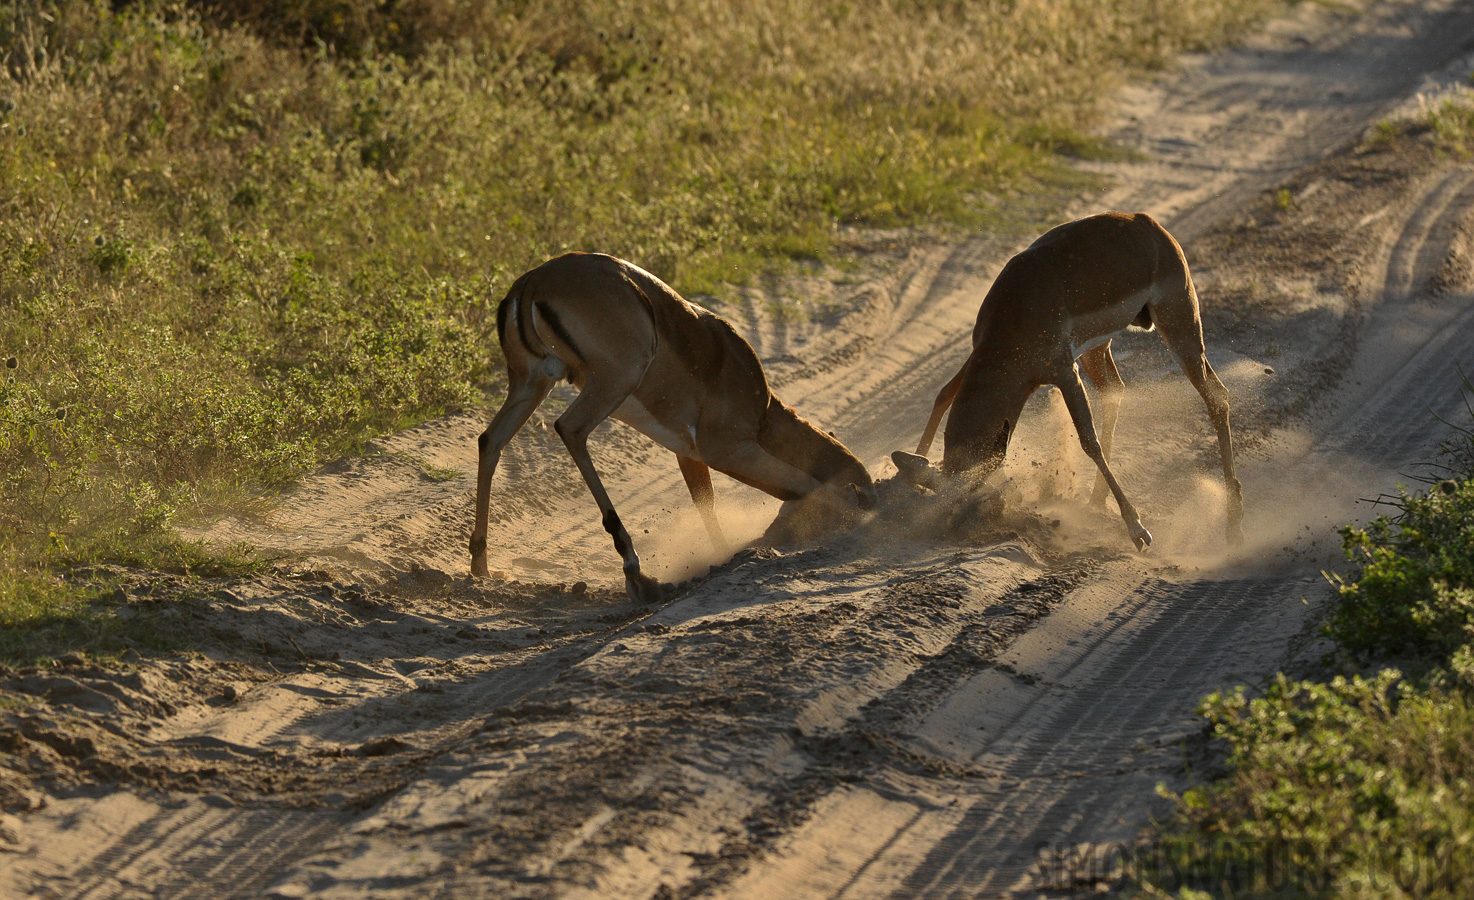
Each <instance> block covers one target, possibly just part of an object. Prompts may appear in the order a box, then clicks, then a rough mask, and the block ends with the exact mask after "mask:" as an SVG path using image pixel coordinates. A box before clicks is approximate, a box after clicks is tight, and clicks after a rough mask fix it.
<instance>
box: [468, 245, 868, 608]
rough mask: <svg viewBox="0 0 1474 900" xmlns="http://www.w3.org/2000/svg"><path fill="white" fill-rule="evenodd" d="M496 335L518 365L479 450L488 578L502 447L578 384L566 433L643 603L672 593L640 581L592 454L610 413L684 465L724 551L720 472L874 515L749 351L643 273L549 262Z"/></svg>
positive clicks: (523, 287)
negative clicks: (717, 502) (591, 441)
mask: <svg viewBox="0 0 1474 900" xmlns="http://www.w3.org/2000/svg"><path fill="white" fill-rule="evenodd" d="M497 338H498V339H499V340H500V342H501V346H502V353H503V355H504V356H505V357H506V361H507V399H506V402H505V403H503V404H502V408H501V409H500V410H499V411H498V412H497V414H496V417H495V418H493V419H492V421H491V426H490V427H489V428H487V429H486V431H485V433H483V434H482V435H481V438H480V440H479V442H478V444H479V446H480V463H479V466H478V468H477V478H476V522H475V526H474V527H473V529H472V531H471V571H472V573H473V574H475V575H481V576H484V575H486V574H487V566H486V528H487V519H488V517H489V508H490V502H491V480H492V476H493V475H494V474H495V473H496V466H497V462H498V461H499V460H500V459H501V453H502V450H503V449H504V448H505V447H506V445H507V442H508V441H510V440H511V439H512V437H513V436H514V435H515V434H516V433H517V431H518V430H519V429H521V427H522V426H523V424H525V423H526V422H527V420H528V418H529V417H530V416H531V415H532V413H533V411H534V410H535V409H537V407H538V406H539V404H541V403H542V402H543V400H544V399H546V398H547V396H548V392H549V391H551V390H552V388H553V386H554V385H555V384H557V383H558V382H559V381H561V380H563V379H565V378H566V379H567V380H568V381H569V382H570V383H572V384H573V385H574V386H576V387H577V388H578V389H579V393H578V396H577V397H576V398H574V400H573V402H572V403H570V404H569V405H568V408H567V409H566V410H565V411H564V412H563V414H562V415H561V416H559V417H558V421H557V423H556V424H555V426H554V427H555V428H556V429H557V432H558V436H559V437H561V438H562V439H563V443H564V445H565V446H566V447H567V448H568V453H569V455H570V456H572V457H573V461H574V463H575V464H576V465H577V466H578V470H579V472H580V473H581V474H582V475H583V479H584V481H585V482H586V483H587V484H588V486H589V491H590V492H592V493H593V495H594V501H595V502H596V503H597V504H598V505H599V511H600V512H601V513H602V514H603V522H604V530H605V531H607V532H609V534H610V536H611V537H612V538H613V539H614V548H615V550H617V551H618V552H619V555H620V557H621V558H622V559H623V560H624V576H625V588H626V589H627V590H628V592H629V595H630V597H631V598H632V599H634V600H636V601H639V602H655V601H658V600H659V599H660V596H661V592H660V586H659V584H658V583H657V582H656V581H655V580H654V579H652V578H650V577H648V576H646V575H644V574H643V573H641V571H640V558H639V556H638V555H637V554H636V553H635V548H634V545H633V544H632V543H631V542H630V537H629V533H628V532H627V531H625V528H624V525H623V524H622V523H621V522H620V520H619V514H618V513H617V512H615V510H614V504H613V503H611V502H610V500H609V494H608V493H607V492H606V491H605V490H604V485H603V483H602V482H601V481H600V480H599V473H598V472H596V471H595V470H594V464H593V461H592V460H591V459H590V458H589V451H588V438H589V434H590V433H591V432H592V431H593V430H594V428H595V427H596V426H597V425H598V424H599V423H600V422H603V421H604V420H605V419H607V418H610V417H611V416H612V417H613V418H615V419H618V420H619V421H621V422H624V423H625V424H627V425H630V426H631V427H633V428H635V429H636V430H638V431H640V432H642V433H643V434H645V435H646V436H648V437H649V438H651V439H652V440H654V441H655V442H656V443H658V444H660V445H661V446H663V447H665V448H667V449H669V450H671V451H672V452H674V453H675V454H676V461H677V463H678V464H679V465H680V469H681V474H682V475H683V476H684V477H685V480H686V487H687V488H688V489H689V490H690V492H691V499H692V501H693V502H694V503H695V504H696V508H697V510H698V511H700V513H701V518H702V521H703V522H704V523H705V525H706V529H707V531H708V533H709V534H710V536H711V539H712V543H713V544H715V545H716V547H717V549H718V551H719V552H720V551H724V550H725V548H726V546H727V540H726V537H725V536H724V535H723V533H722V529H721V526H720V524H719V523H718V522H717V518H716V512H715V509H714V506H713V494H712V487H711V471H710V470H711V469H716V470H717V471H718V472H724V473H726V474H727V475H730V476H732V477H733V478H735V479H737V480H738V481H740V482H742V483H744V484H747V485H751V486H752V487H755V488H757V489H759V490H762V491H766V492H767V493H769V494H772V495H773V496H775V497H778V498H780V499H783V500H797V499H799V498H802V497H804V496H807V495H808V494H811V493H813V492H814V491H817V490H820V489H833V490H835V491H837V492H840V493H841V496H842V497H843V499H845V501H846V502H854V503H857V504H858V505H859V506H861V507H864V508H869V507H871V506H873V505H874V502H875V487H874V485H873V484H872V483H871V480H870V475H869V473H868V472H866V471H865V467H864V466H863V465H862V464H861V463H860V461H859V460H858V459H856V458H855V456H854V454H852V453H850V451H849V450H848V449H846V448H845V446H844V445H843V444H841V443H840V442H839V441H838V440H836V439H835V438H833V437H832V436H830V435H828V434H826V433H825V432H823V431H821V430H819V429H818V428H816V427H814V426H813V425H811V424H810V423H809V422H807V421H806V420H804V419H802V418H800V417H799V416H798V414H797V413H795V412H794V411H793V410H792V409H790V408H789V407H788V406H785V405H784V404H783V403H782V402H781V401H780V400H779V399H778V398H777V397H774V396H773V392H772V391H771V390H769V388H768V380H767V377H766V376H765V375H764V374H763V369H762V365H761V364H760V363H759V362H758V358H757V354H756V353H754V352H753V350H752V347H751V346H750V345H749V344H748V343H747V341H745V340H743V339H742V337H741V336H740V335H738V334H737V332H736V331H735V330H734V329H733V328H732V326H731V325H730V324H728V323H727V321H726V320H724V319H722V318H720V317H718V316H715V315H713V314H712V313H710V312H708V311H706V310H704V309H701V308H700V307H697V306H693V305H692V304H690V303H687V302H686V301H685V300H683V299H681V297H680V295H678V294H677V293H676V292H675V291H673V290H672V289H671V288H670V287H668V286H667V285H666V284H665V283H664V282H662V281H661V280H660V279H658V278H656V277H655V276H653V275H651V274H650V273H649V272H646V271H644V270H643V269H640V268H639V267H637V266H634V265H632V264H630V263H627V262H625V261H623V260H619V259H615V258H614V257H612V256H604V255H602V254H595V253H570V254H567V255H565V256H560V257H558V258H556V259H552V260H549V261H548V262H545V263H543V264H542V265H541V266H538V267H537V268H535V269H533V270H532V271H530V272H528V273H526V274H525V275H523V276H522V277H521V278H518V279H517V281H516V282H514V283H513V284H512V287H511V290H509V291H508V292H507V296H506V297H505V298H503V299H502V302H501V305H500V306H498V307H497Z"/></svg>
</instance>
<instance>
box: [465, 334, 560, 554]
mask: <svg viewBox="0 0 1474 900" xmlns="http://www.w3.org/2000/svg"><path fill="white" fill-rule="evenodd" d="M520 362H521V364H520V365H518V364H512V363H510V362H509V364H508V367H507V399H506V401H505V402H504V403H502V408H501V409H500V410H498V411H497V414H496V417H495V418H493V419H492V420H491V425H490V427H488V428H487V429H486V430H485V431H484V432H482V433H481V437H480V439H478V440H477V442H476V443H477V447H478V449H479V451H480V452H479V458H478V461H477V465H476V524H475V525H474V526H472V528H471V574H472V575H479V576H482V577H485V576H486V574H487V568H486V527H487V520H488V519H489V518H490V516H491V477H492V476H493V475H495V474H496V465H497V463H498V462H499V461H500V460H501V458H502V450H503V449H505V448H506V446H507V443H508V442H509V441H511V440H512V438H513V437H514V436H515V435H516V434H517V432H518V431H519V430H521V428H522V426H523V425H525V424H526V423H527V420H528V419H529V418H531V416H532V413H533V411H534V410H536V409H537V408H538V406H540V405H541V404H542V402H543V401H544V400H546V399H547V396H548V392H549V391H551V390H552V389H553V385H554V384H555V383H556V382H555V380H554V379H552V378H549V377H547V375H545V374H544V373H543V372H542V370H541V369H540V368H537V361H536V360H527V359H526V358H525V357H524V358H523V360H521V361H520Z"/></svg>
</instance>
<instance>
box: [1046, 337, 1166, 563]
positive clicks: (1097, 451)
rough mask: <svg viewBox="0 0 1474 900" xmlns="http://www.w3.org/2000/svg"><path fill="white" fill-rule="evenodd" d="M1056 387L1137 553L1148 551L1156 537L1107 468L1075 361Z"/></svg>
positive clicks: (1086, 453)
mask: <svg viewBox="0 0 1474 900" xmlns="http://www.w3.org/2000/svg"><path fill="white" fill-rule="evenodd" d="M1055 385H1056V386H1057V387H1058V388H1059V389H1060V393H1062V394H1064V398H1065V406H1066V407H1067V408H1068V409H1069V410H1070V419H1071V420H1073V421H1074V423H1075V431H1076V432H1078V433H1079V435H1080V446H1081V447H1083V448H1084V449H1085V455H1087V456H1089V457H1090V458H1091V459H1093V460H1095V465H1096V467H1097V468H1098V469H1100V474H1101V475H1102V476H1103V477H1104V478H1105V481H1106V484H1107V485H1109V486H1110V489H1111V493H1112V494H1114V495H1115V497H1116V503H1117V505H1119V506H1120V507H1121V519H1122V520H1123V521H1125V523H1126V530H1127V531H1128V532H1130V534H1131V541H1132V543H1134V544H1136V549H1138V550H1145V549H1146V548H1147V547H1148V546H1149V545H1150V544H1151V542H1152V533H1151V532H1150V531H1147V530H1146V528H1144V527H1142V524H1141V516H1138V515H1137V514H1136V507H1134V506H1132V505H1131V501H1130V500H1127V499H1126V494H1125V492H1123V491H1122V490H1121V485H1120V484H1118V483H1117V482H1116V476H1114V475H1112V474H1111V468H1110V466H1109V465H1107V464H1106V458H1105V451H1104V450H1103V449H1101V446H1100V438H1099V437H1097V436H1096V434H1095V421H1094V419H1093V418H1092V417H1091V415H1090V398H1089V397H1087V396H1086V394H1085V385H1084V384H1083V383H1081V381H1080V373H1079V371H1078V370H1076V369H1075V366H1074V362H1073V360H1072V361H1071V363H1070V367H1069V369H1068V374H1064V373H1061V375H1060V376H1059V378H1058V379H1057V380H1056V381H1055Z"/></svg>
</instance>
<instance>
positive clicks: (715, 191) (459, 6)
mask: <svg viewBox="0 0 1474 900" xmlns="http://www.w3.org/2000/svg"><path fill="white" fill-rule="evenodd" d="M1279 8H1280V4H1279V3H1278V2H1277V0H1227V2H1223V0H1211V2H1210V0H1187V2H1182V3H1174V4H1166V5H1163V4H1161V3H1158V2H1154V0H1120V2H1116V3H1112V4H1109V5H1107V6H1102V5H1101V4H1098V3H1095V2H1085V0H1065V2H1060V3H1051V4H1038V3H1018V4H976V5H974V4H952V3H943V4H932V3H917V4H912V3H901V4H854V3H848V2H837V0H809V2H798V0H754V2H743V3H738V2H735V0H693V2H691V3H685V4H668V3H657V2H654V0H604V2H598V3H575V2H572V0H552V2H548V3H542V4H526V3H522V2H513V0H491V2H487V3H474V4H473V3H461V2H453V0H415V2H411V3H394V4H385V3H379V2H370V0H259V2H253V3H250V4H244V3H242V4H216V3H205V2H200V3H180V2H163V0H140V2H135V3H129V4H110V3H106V2H101V0H50V2H48V0H5V2H0V358H6V359H7V360H8V359H9V358H13V359H14V361H15V364H14V367H13V368H6V369H5V370H3V372H0V378H4V381H3V382H0V576H3V577H4V578H6V579H9V581H8V582H7V583H8V584H12V585H19V584H38V585H51V584H53V582H54V579H55V577H56V573H57V572H58V571H60V570H59V569H58V568H57V566H58V565H61V564H62V562H61V561H63V560H70V561H74V562H75V561H82V562H86V561H89V560H94V561H95V560H106V559H116V558H120V555H121V556H127V557H128V558H129V559H131V560H133V561H134V562H136V563H138V564H142V565H159V566H163V565H167V564H169V561H168V558H167V554H164V555H160V554H161V553H163V551H162V550H159V548H162V547H166V546H167V541H164V540H162V539H161V538H160V536H161V535H162V536H167V535H170V534H172V533H173V529H174V528H175V527H176V526H177V525H178V524H179V523H180V522H182V521H190V520H197V519H201V518H208V517H209V516H211V515H214V514H216V513H217V512H219V511H220V510H223V509H229V508H231V507H233V506H236V505H238V504H240V503H241V502H243V500H245V499H246V498H249V497H251V496H253V495H256V494H258V493H260V492H261V491H263V490H269V489H270V488H272V487H273V486H276V485H280V484H282V483H285V482H287V481H289V480H291V479H292V478H294V477H296V476H298V475H300V474H301V473H303V472H305V471H308V470H309V469H310V468H311V467H313V466H314V465H317V464H319V463H320V462H322V461H323V460H325V459H329V458H332V457H334V456H337V455H341V454H344V453H353V452H356V451H358V450H359V449H361V448H362V447H363V446H364V444H365V443H366V441H367V440H369V439H370V438H372V437H374V436H376V435H380V434H383V433H385V432H387V431H391V430H394V429H396V428H400V427H402V426H405V425H407V424H410V423H412V422H415V421H420V420H423V419H425V418H427V417H431V416H434V415H437V414H440V413H442V412H443V411H446V410H449V409H454V408H457V407H464V406H475V405H480V404H482V403H484V402H486V400H487V393H488V392H490V394H491V395H492V398H494V397H495V393H496V382H497V377H498V371H499V361H498V359H497V350H496V342H495V338H494V334H493V332H494V327H493V323H492V318H493V316H492V315H491V313H492V310H493V309H494V304H495V303H496V301H497V300H498V299H499V298H500V296H501V294H502V292H503V291H504V290H505V289H506V287H507V286H508V285H509V284H510V282H511V280H512V279H513V278H515V276H517V275H518V274H520V273H521V272H522V271H524V270H526V269H527V268H529V267H531V266H533V265H535V264H537V263H538V262H540V261H542V260H543V259H545V258H547V257H548V256H551V255H554V254H557V253H560V252H562V251H565V250H569V249H583V250H600V251H605V252H610V253H614V254H617V255H620V256H623V257H626V258H629V259H632V260H634V261H635V262H637V263H639V264H641V265H643V266H645V267H647V268H649V269H650V270H652V271H654V272H655V273H656V274H658V275H660V276H662V277H664V278H666V279H668V280H671V281H672V282H673V283H674V284H675V285H676V286H677V287H678V288H679V289H681V290H683V291H684V292H686V293H688V294H689V293H707V294H713V295H717V296H718V297H720V296H721V295H722V294H723V293H724V292H725V291H726V287H725V285H727V284H729V283H732V282H741V281H742V280H744V279H746V278H748V277H750V276H751V275H752V274H754V273H756V272H759V271H762V270H765V269H770V268H772V267H775V266H782V265H783V264H784V261H785V260H794V259H804V260H813V259H820V260H824V259H829V260H834V259H836V258H837V256H836V254H838V253H839V252H840V251H839V250H838V249H837V247H838V246H839V243H838V242H839V240H840V236H841V226H859V227H861V228H865V227H879V226H884V227H895V226H925V227H929V228H936V229H943V230H947V229H952V230H961V229H975V228H989V227H1000V225H1001V224H1007V223H1017V222H1019V221H1020V212H1019V210H1021V209H1024V210H1027V209H1037V208H1038V207H1039V206H1040V204H1039V202H1038V200H1037V199H1036V198H1033V197H1031V196H1030V195H1031V194H1034V193H1038V192H1040V191H1043V192H1046V193H1047V192H1049V191H1052V190H1057V189H1058V188H1059V186H1060V185H1062V184H1066V183H1068V182H1069V178H1070V176H1069V175H1068V171H1069V170H1068V163H1069V160H1071V159H1074V158H1079V157H1082V156H1083V157H1089V156H1100V155H1108V154H1109V153H1111V152H1112V151H1111V148H1108V147H1105V146H1104V145H1102V144H1101V143H1100V142H1099V141H1097V140H1094V139H1092V138H1090V137H1089V132H1088V129H1089V127H1090V126H1091V124H1092V123H1093V122H1094V121H1095V117H1096V115H1097V113H1098V110H1099V104H1100V101H1101V100H1102V98H1103V97H1105V96H1106V93H1107V92H1108V91H1109V90H1110V89H1111V88H1112V87H1114V86H1115V85H1117V84H1119V83H1120V82H1121V81H1122V80H1123V79H1125V78H1127V77H1130V76H1131V75H1132V74H1133V73H1137V72H1141V71H1144V70H1149V69H1153V68H1159V67H1161V66H1162V65H1164V64H1165V63H1166V62H1167V61H1169V60H1170V59H1171V58H1172V56H1173V55H1174V54H1175V53H1177V52H1178V51H1180V50H1183V49H1203V48H1208V47H1212V46H1216V45H1218V44H1221V43H1222V42H1224V41H1226V40H1229V39H1231V38H1232V37H1233V36H1234V35H1236V34H1238V33H1239V32H1240V31H1241V30H1242V29H1243V28H1244V27H1246V26H1247V25H1248V24H1249V23H1252V22H1253V21H1256V20H1257V19H1259V18H1262V17H1263V16H1264V15H1266V14H1268V13H1269V12H1272V11H1274V10H1277V9H1279ZM1033 224H1034V223H1033V222H1032V221H1031V222H1030V225H1031V226H1032V225H1033ZM426 474H427V477H431V478H438V477H444V475H445V473H443V472H439V471H429V470H427V472H426ZM99 536H103V537H102V538H100V537H99ZM120 536H121V537H120ZM103 538H105V539H103ZM58 545H63V546H65V547H68V548H71V550H70V551H69V552H67V553H59V552H58V551H57V549H56V548H57V546H58ZM77 548H92V549H91V550H90V551H89V552H90V553H91V555H90V556H87V555H86V554H83V553H82V552H81V551H79V550H78V549H77ZM139 548H143V550H140V549H139ZM149 548H153V549H149ZM149 554H153V555H152V556H150V555H149ZM67 583H69V582H67ZM30 590H31V589H30V588H26V589H24V590H22V589H21V588H14V589H8V593H6V594H4V595H3V596H4V597H6V598H9V599H0V606H5V607H6V608H9V607H10V606H16V607H17V608H18V607H19V605H20V604H22V602H23V601H22V600H20V599H16V598H19V597H21V596H22V595H23V594H24V595H26V596H29V594H26V591H30ZM36 590H40V591H41V593H43V594H47V595H48V596H50V594H49V593H48V592H50V591H51V590H52V588H51V587H46V588H44V589H42V588H37V589H36ZM78 596H81V597H85V596H86V592H85V591H83V593H82V594H79V595H78ZM57 608H58V609H59V608H61V607H57ZM68 608H81V607H75V605H74V607H68Z"/></svg>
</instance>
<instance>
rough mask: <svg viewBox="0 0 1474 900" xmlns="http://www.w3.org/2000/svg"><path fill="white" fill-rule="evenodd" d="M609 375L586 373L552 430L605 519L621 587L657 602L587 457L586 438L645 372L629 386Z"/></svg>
mask: <svg viewBox="0 0 1474 900" xmlns="http://www.w3.org/2000/svg"><path fill="white" fill-rule="evenodd" d="M609 374H610V373H607V372H599V373H595V372H590V373H588V374H587V375H586V376H585V378H586V381H585V385H584V389H583V391H582V392H581V393H580V394H579V395H578V396H577V397H575V398H574V400H573V402H572V403H570V404H568V409H566V410H564V412H563V415H561V416H559V417H558V421H557V422H556V423H555V424H554V426H553V427H554V428H556V429H557V430H558V436H559V437H561V438H562V439H563V444H564V446H566V447H567V448H568V454H569V455H570V456H572V457H573V462H574V464H575V465H577V466H578V471H579V472H580V473H581V474H582V475H583V480H584V483H585V484H587V485H588V486H589V492H590V493H592V494H593V495H594V502H595V503H597V504H599V512H600V513H602V514H603V517H604V530H605V531H607V532H609V536H610V537H611V538H613V539H614V549H615V550H616V551H618V553H619V556H620V558H621V559H622V560H624V587H625V590H626V591H628V592H629V595H630V599H631V600H634V601H635V602H637V603H659V602H660V600H661V592H660V584H659V582H657V581H655V579H653V578H650V577H648V576H646V575H645V574H643V573H642V572H641V571H640V557H639V555H638V554H636V553H635V545H634V544H633V543H632V542H631V541H630V535H629V532H628V531H626V530H625V527H624V523H623V522H621V521H620V520H619V513H617V512H615V511H614V504H613V503H612V502H611V501H610V500H609V492H608V491H606V490H604V482H603V481H601V480H600V479H599V473H598V472H597V471H595V469H594V461H593V459H592V458H591V457H590V456H589V435H590V434H592V433H593V430H594V428H595V427H597V426H598V424H599V423H600V422H602V421H604V420H605V419H607V418H609V416H611V415H612V414H613V413H614V411H615V410H616V409H618V408H619V405H620V404H621V403H623V402H624V401H625V400H626V399H627V398H628V397H629V395H630V394H631V393H633V392H634V389H635V388H636V387H637V386H638V385H639V380H638V378H639V377H642V376H643V375H644V370H643V369H641V370H639V371H638V372H637V373H635V374H636V376H637V377H636V378H635V379H634V380H633V383H629V384H626V383H622V380H617V379H616V380H606V378H607V376H608V375H609ZM601 376H605V377H601ZM596 379H598V380H596Z"/></svg>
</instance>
